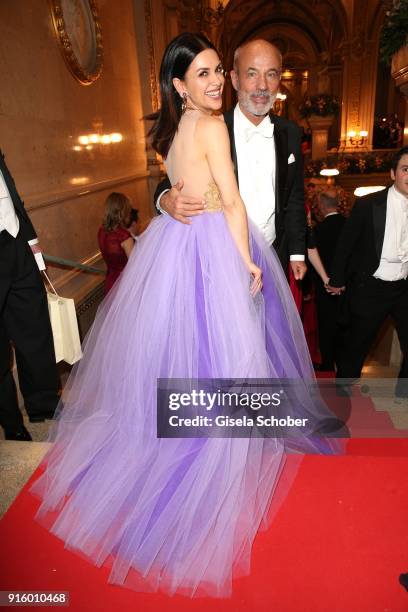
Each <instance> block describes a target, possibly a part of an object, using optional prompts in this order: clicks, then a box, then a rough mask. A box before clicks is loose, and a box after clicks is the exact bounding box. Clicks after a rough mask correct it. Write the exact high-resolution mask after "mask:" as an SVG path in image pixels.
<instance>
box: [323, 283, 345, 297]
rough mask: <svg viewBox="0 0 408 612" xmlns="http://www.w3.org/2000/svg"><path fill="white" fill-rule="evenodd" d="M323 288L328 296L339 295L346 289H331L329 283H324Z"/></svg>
mask: <svg viewBox="0 0 408 612" xmlns="http://www.w3.org/2000/svg"><path fill="white" fill-rule="evenodd" d="M324 288H325V289H326V291H327V293H330V295H340V294H341V293H343V291H344V290H345V289H346V287H332V286H331V285H330V284H329V283H326V284H325V286H324Z"/></svg>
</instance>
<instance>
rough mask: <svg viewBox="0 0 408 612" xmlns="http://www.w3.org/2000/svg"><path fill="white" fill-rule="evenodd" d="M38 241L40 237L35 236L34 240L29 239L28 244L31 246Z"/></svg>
mask: <svg viewBox="0 0 408 612" xmlns="http://www.w3.org/2000/svg"><path fill="white" fill-rule="evenodd" d="M38 242H39V240H38V238H33V239H32V240H29V241H28V244H29V245H30V246H33V245H34V244H38Z"/></svg>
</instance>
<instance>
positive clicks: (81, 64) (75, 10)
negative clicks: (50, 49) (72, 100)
mask: <svg viewBox="0 0 408 612" xmlns="http://www.w3.org/2000/svg"><path fill="white" fill-rule="evenodd" d="M49 3H50V10H51V15H52V21H53V25H54V29H55V33H56V37H57V40H58V43H59V47H60V50H61V52H62V55H63V58H64V60H65V62H66V64H67V66H68V69H69V70H70V72H71V74H72V75H73V76H74V77H75V78H76V79H77V80H78V81H79V82H80V83H81V84H82V85H90V84H91V83H93V82H94V81H95V80H96V79H97V78H98V77H99V76H100V74H101V72H102V66H103V45H102V30H101V25H100V21H99V16H98V8H97V5H96V2H95V0H70V2H68V0H49Z"/></svg>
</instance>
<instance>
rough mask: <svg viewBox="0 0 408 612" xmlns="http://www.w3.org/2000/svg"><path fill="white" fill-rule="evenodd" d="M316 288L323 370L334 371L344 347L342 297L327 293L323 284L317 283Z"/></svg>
mask: <svg viewBox="0 0 408 612" xmlns="http://www.w3.org/2000/svg"><path fill="white" fill-rule="evenodd" d="M315 288H316V310H317V324H318V331H319V350H320V356H321V358H322V368H323V369H325V370H334V366H335V364H337V361H338V355H339V353H340V350H341V347H342V329H341V326H340V324H339V318H340V310H341V305H342V304H341V300H342V297H341V296H336V295H330V294H329V293H327V291H326V290H325V288H324V287H323V286H322V283H321V282H320V283H318V282H316V284H315Z"/></svg>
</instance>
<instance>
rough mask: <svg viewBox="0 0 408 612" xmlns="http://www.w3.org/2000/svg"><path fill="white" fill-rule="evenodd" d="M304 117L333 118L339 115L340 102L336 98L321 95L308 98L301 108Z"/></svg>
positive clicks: (324, 94)
mask: <svg viewBox="0 0 408 612" xmlns="http://www.w3.org/2000/svg"><path fill="white" fill-rule="evenodd" d="M299 111H300V114H301V116H302V117H304V118H307V119H308V118H309V117H313V116H315V117H333V116H337V115H338V114H339V101H338V100H337V98H336V97H335V96H332V95H330V94H326V93H321V94H316V95H314V96H306V97H305V98H304V100H303V102H302V104H301V105H300V107H299Z"/></svg>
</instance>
